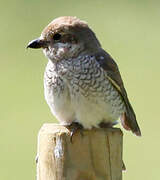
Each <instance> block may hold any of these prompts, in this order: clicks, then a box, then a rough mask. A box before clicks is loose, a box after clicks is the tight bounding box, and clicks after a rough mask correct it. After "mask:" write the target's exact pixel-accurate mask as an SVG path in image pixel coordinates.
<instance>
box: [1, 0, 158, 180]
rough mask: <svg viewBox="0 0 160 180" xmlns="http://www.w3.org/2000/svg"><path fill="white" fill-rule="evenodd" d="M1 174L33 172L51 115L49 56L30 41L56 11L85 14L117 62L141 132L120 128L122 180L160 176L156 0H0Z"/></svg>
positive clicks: (28, 179)
mask: <svg viewBox="0 0 160 180" xmlns="http://www.w3.org/2000/svg"><path fill="white" fill-rule="evenodd" d="M0 4H1V5H0V22H1V26H0V36H1V38H0V39H1V43H0V73H1V75H0V91H1V93H0V94H1V95H0V96H1V98H0V180H10V179H12V180H19V179H23V180H32V179H35V176H36V166H35V161H34V159H35V156H36V146H37V133H38V130H39V129H40V127H41V126H42V124H43V123H45V122H56V120H55V119H54V117H53V116H52V115H51V113H50V110H49V108H48V106H47V104H46V102H45V100H44V97H43V73H44V68H45V65H46V63H47V59H46V58H45V57H44V56H43V54H42V51H41V50H26V49H25V47H26V45H27V43H28V42H29V41H30V40H32V39H34V38H36V37H38V36H39V35H40V33H41V31H42V30H43V28H44V27H45V26H46V25H47V24H48V23H49V22H50V21H51V20H52V19H53V18H56V17H58V16H63V15H72V16H77V17H79V18H81V19H83V20H86V21H87V22H88V23H89V25H90V26H91V28H92V29H93V30H94V31H95V32H96V34H97V37H98V39H99V40H100V42H101V44H102V46H103V47H104V49H106V50H107V51H108V52H109V53H110V54H111V55H112V56H113V57H114V58H115V59H116V61H117V63H118V65H119V68H120V71H121V74H122V77H123V80H124V83H125V87H126V89H127V91H128V94H129V98H130V101H131V103H132V105H133V107H134V109H135V111H136V114H137V119H138V122H139V125H140V126H141V130H142V135H143V136H142V138H137V137H136V136H134V135H133V134H132V133H130V132H126V131H125V132H124V151H123V158H124V161H125V163H126V166H127V172H126V173H124V174H123V179H124V180H136V179H141V180H143V179H145V180H151V179H152V180H158V179H159V178H160V173H159V172H160V155H159V151H160V133H159V132H160V130H159V128H160V118H159V112H160V110H159V102H160V98H159V97H160V96H159V93H160V80H159V79H160V78H159V77H160V71H159V66H160V55H159V52H160V49H159V44H160V36H159V33H160V1H148V0H139V1H138V0H124V1H109V0H99V1H98V0H95V1H93V0H81V1H80V0H79V1H75V0H70V1H65V0H59V1H54V0H52V1H51V0H45V1H44V0H39V1H38V0H34V1H33V0H32V1H31V0H14V1H9V0H1V1H0Z"/></svg>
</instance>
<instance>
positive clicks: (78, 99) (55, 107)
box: [27, 16, 141, 136]
mask: <svg viewBox="0 0 160 180" xmlns="http://www.w3.org/2000/svg"><path fill="white" fill-rule="evenodd" d="M27 48H33V49H39V48H42V50H43V53H44V55H45V56H46V57H47V59H48V64H47V66H46V69H45V73H44V95H45V99H46V101H47V104H48V105H49V107H50V109H51V112H52V113H53V115H54V116H55V117H56V118H57V119H58V121H59V122H60V124H62V125H64V126H70V125H72V124H75V125H76V127H82V128H84V129H92V128H101V127H112V126H114V125H115V124H117V123H118V122H119V121H118V120H119V119H120V122H121V124H122V126H123V128H124V129H126V130H128V131H132V132H133V133H134V134H135V135H137V136H141V130H140V127H139V125H138V123H137V120H136V115H135V112H134V110H133V108H132V106H131V104H130V102H129V99H128V95H127V92H126V90H125V87H124V83H123V80H122V78H121V75H120V71H119V69H118V66H117V64H116V62H115V61H114V59H113V58H112V57H111V55H110V54H109V53H107V52H106V51H105V50H104V49H103V48H102V46H101V44H100V42H99V40H98V39H97V37H96V35H95V33H94V32H93V30H92V29H91V28H90V27H89V25H88V23H87V22H85V21H83V20H80V19H79V18H77V17H73V16H62V17H59V18H56V19H54V20H53V21H52V22H51V23H49V25H47V26H46V27H45V28H44V30H43V31H42V33H41V35H40V37H39V38H37V39H34V40H32V41H30V42H29V43H28V45H27Z"/></svg>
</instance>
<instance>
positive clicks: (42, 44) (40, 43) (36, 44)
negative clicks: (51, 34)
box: [27, 39, 48, 49]
mask: <svg viewBox="0 0 160 180" xmlns="http://www.w3.org/2000/svg"><path fill="white" fill-rule="evenodd" d="M47 46H48V41H45V40H42V39H34V40H32V41H31V42H29V43H28V45H27V48H33V49H39V48H46V47H47Z"/></svg>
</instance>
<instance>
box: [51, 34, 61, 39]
mask: <svg viewBox="0 0 160 180" xmlns="http://www.w3.org/2000/svg"><path fill="white" fill-rule="evenodd" d="M53 39H54V40H55V41H58V40H60V39H61V34H59V33H56V34H54V36H53Z"/></svg>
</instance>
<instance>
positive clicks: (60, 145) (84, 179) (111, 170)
mask: <svg viewBox="0 0 160 180" xmlns="http://www.w3.org/2000/svg"><path fill="white" fill-rule="evenodd" d="M37 180H122V132H121V130H120V129H118V128H109V129H96V128H95V129H92V130H84V131H83V135H82V134H81V133H79V132H77V133H76V134H75V135H74V136H73V142H72V143H71V142H70V131H69V130H68V129H67V128H66V127H64V126H61V125H57V124H44V125H43V126H42V128H41V129H40V131H39V136H38V163H37Z"/></svg>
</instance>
